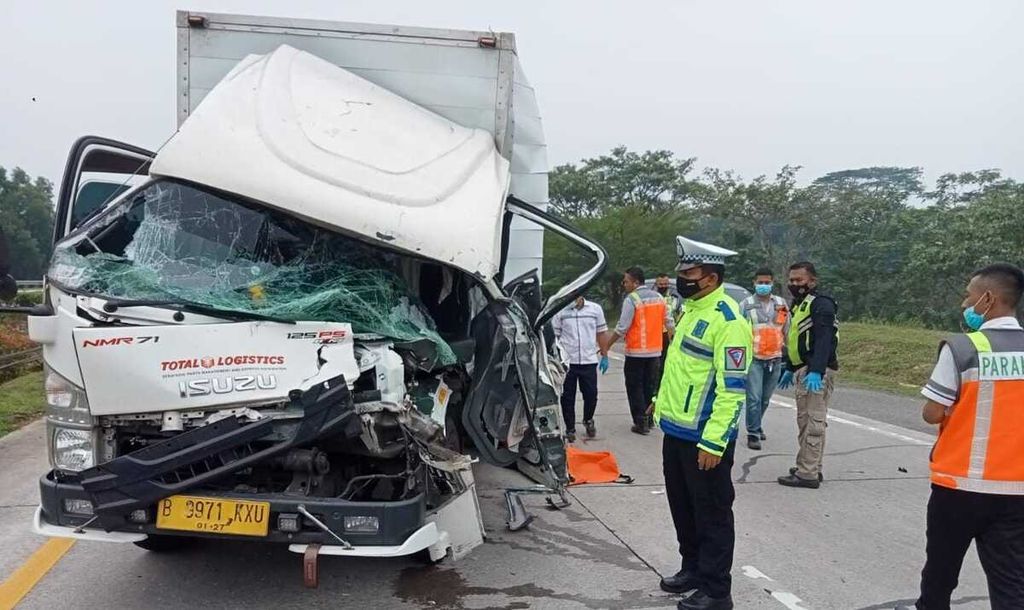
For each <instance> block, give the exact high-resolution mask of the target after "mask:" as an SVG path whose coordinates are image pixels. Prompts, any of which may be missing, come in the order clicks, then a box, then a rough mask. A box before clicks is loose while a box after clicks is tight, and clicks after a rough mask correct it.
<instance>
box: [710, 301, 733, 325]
mask: <svg viewBox="0 0 1024 610" xmlns="http://www.w3.org/2000/svg"><path fill="white" fill-rule="evenodd" d="M715 309H717V310H718V311H720V312H721V313H722V317H723V318H725V321H726V322H732V321H733V320H735V319H736V314H734V313H733V312H732V308H731V307H729V304H728V303H726V302H725V301H719V302H718V305H717V306H716V307H715Z"/></svg>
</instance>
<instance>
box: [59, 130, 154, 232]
mask: <svg viewBox="0 0 1024 610" xmlns="http://www.w3.org/2000/svg"><path fill="white" fill-rule="evenodd" d="M155 156H156V153H153V152H151V151H148V150H146V149H144V148H139V147H138V146H132V145H131V144H125V143H124V142H118V141H116V140H109V139H107V138H101V137H98V136H84V137H82V138H79V139H78V140H77V141H76V142H75V144H74V145H73V146H72V147H71V152H70V153H69V154H68V161H67V164H66V165H65V166H64V175H63V177H62V179H61V183H60V184H61V186H60V194H59V195H58V197H57V210H56V215H55V218H54V222H53V243H57V242H58V241H59V240H61V239H62V238H63V237H64V236H65V235H68V234H69V233H71V232H72V231H74V230H75V229H77V228H78V227H79V226H81V225H82V223H84V222H85V221H86V220H88V219H90V218H92V217H93V216H94V215H95V214H96V213H97V212H98V211H99V210H101V209H102V208H103V207H105V206H106V204H108V203H110V202H111V201H113V200H114V199H116V198H117V197H118V196H120V195H121V194H122V193H124V192H125V191H127V190H129V189H130V188H132V187H133V186H135V185H137V184H139V183H140V182H141V181H142V180H144V179H145V178H146V176H147V175H148V174H149V164H150V162H151V161H152V160H153V157H155Z"/></svg>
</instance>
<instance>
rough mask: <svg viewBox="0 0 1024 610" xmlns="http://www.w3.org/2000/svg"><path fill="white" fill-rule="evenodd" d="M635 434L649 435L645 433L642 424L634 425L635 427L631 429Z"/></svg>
mask: <svg viewBox="0 0 1024 610" xmlns="http://www.w3.org/2000/svg"><path fill="white" fill-rule="evenodd" d="M629 431H630V432H632V433H633V434H647V433H646V432H644V427H643V426H641V425H640V424H633V427H632V428H630V429H629Z"/></svg>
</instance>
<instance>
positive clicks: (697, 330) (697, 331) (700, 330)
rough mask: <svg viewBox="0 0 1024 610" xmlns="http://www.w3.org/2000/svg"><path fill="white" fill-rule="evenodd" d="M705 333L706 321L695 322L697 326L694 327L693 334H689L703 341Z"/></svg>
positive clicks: (706, 329)
mask: <svg viewBox="0 0 1024 610" xmlns="http://www.w3.org/2000/svg"><path fill="white" fill-rule="evenodd" d="M706 332H708V322H707V320H697V324H696V325H694V327H693V332H692V333H690V334H691V335H693V336H694V337H696V338H698V339H703V338H704V333H706Z"/></svg>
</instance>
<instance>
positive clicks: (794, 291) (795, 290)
mask: <svg viewBox="0 0 1024 610" xmlns="http://www.w3.org/2000/svg"><path fill="white" fill-rule="evenodd" d="M810 293H811V287H810V286H807V285H806V284H805V285H803V286H797V285H796V284H790V285H789V294H791V295H793V298H794V299H802V298H804V297H805V296H807V295H808V294H810Z"/></svg>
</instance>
